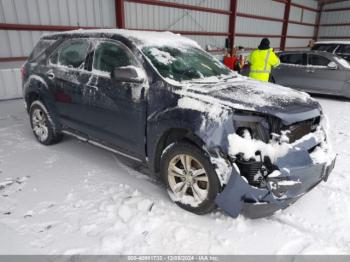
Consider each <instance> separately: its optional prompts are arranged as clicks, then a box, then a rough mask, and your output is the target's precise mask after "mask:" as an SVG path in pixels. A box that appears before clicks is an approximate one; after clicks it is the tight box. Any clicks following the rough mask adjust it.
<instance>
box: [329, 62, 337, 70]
mask: <svg viewBox="0 0 350 262" xmlns="http://www.w3.org/2000/svg"><path fill="white" fill-rule="evenodd" d="M327 66H328V68H329V69H333V70H335V69H337V68H338V66H337V64H336V63H335V62H330V63H329V64H328V65H327Z"/></svg>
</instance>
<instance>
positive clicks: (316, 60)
mask: <svg viewBox="0 0 350 262" xmlns="http://www.w3.org/2000/svg"><path fill="white" fill-rule="evenodd" d="M330 62H331V60H329V59H327V58H325V57H323V56H320V55H309V63H308V64H309V65H311V66H327V65H328V64H329V63H330Z"/></svg>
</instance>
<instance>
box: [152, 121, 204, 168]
mask: <svg viewBox="0 0 350 262" xmlns="http://www.w3.org/2000/svg"><path fill="white" fill-rule="evenodd" d="M179 141H186V142H188V143H191V144H193V145H194V146H197V147H198V148H200V149H202V148H203V146H204V145H205V143H204V141H203V140H202V139H201V138H200V137H198V136H197V135H196V134H194V133H193V132H192V131H191V130H189V129H186V128H169V129H168V130H167V131H165V132H164V133H163V135H162V136H161V137H160V138H159V139H158V142H157V144H156V149H155V154H154V161H153V169H154V171H155V173H158V172H159V171H160V162H161V156H162V152H163V151H164V149H166V147H168V146H169V145H170V144H172V143H175V142H179Z"/></svg>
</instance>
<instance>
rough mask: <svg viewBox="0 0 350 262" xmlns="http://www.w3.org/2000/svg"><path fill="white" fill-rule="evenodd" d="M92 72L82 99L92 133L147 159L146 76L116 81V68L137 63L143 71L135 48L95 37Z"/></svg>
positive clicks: (86, 81) (93, 135)
mask: <svg viewBox="0 0 350 262" xmlns="http://www.w3.org/2000/svg"><path fill="white" fill-rule="evenodd" d="M94 45H95V52H94V57H93V59H92V60H91V74H90V76H89V77H86V78H85V81H84V85H83V87H82V100H83V104H84V108H85V114H84V122H85V123H86V124H87V125H88V128H89V136H90V137H91V138H92V139H94V140H99V141H101V142H103V143H105V142H107V143H108V146H113V147H115V148H116V149H118V150H121V151H124V152H125V153H127V154H130V155H133V156H136V157H137V158H140V159H143V158H144V156H145V129H146V102H147V101H146V85H147V82H146V79H145V78H144V77H143V78H144V81H143V82H141V83H136V82H132V81H128V80H124V81H116V80H113V78H112V77H111V73H112V71H113V70H114V69H115V68H120V67H128V66H130V67H137V68H138V70H139V71H141V72H142V71H143V68H142V66H141V65H140V63H139V62H138V61H137V59H136V58H135V56H134V55H133V54H132V52H131V51H130V50H129V49H128V48H127V47H126V46H125V45H124V44H122V43H120V42H118V41H111V40H106V41H101V40H94Z"/></svg>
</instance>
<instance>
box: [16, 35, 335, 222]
mask: <svg viewBox="0 0 350 262" xmlns="http://www.w3.org/2000/svg"><path fill="white" fill-rule="evenodd" d="M22 77H23V94H24V99H25V103H26V106H27V110H28V113H29V116H30V124H31V127H32V129H33V133H34V135H35V137H36V138H37V140H38V141H39V142H40V143H42V144H44V145H50V144H54V143H57V142H59V141H60V140H61V139H62V135H63V134H67V135H71V136H75V137H77V138H78V139H81V140H83V141H86V142H88V143H91V144H93V145H96V146H99V147H102V148H104V149H107V150H110V151H112V152H114V153H117V154H120V155H122V156H124V157H127V158H130V159H131V160H133V161H138V162H141V163H144V164H146V165H147V166H148V167H149V168H150V169H151V171H152V172H151V173H152V174H154V175H155V176H156V177H158V178H161V179H162V180H163V181H164V183H165V184H166V186H167V190H168V192H169V195H170V197H171V199H172V200H173V201H174V202H175V203H176V204H178V205H179V206H180V207H182V208H184V209H186V210H188V211H191V212H193V213H196V214H204V213H208V212H210V211H212V210H213V209H214V208H215V207H216V206H219V207H220V208H221V209H223V210H225V211H226V212H227V213H228V214H230V215H231V216H233V217H237V216H238V215H239V214H245V215H246V216H249V217H254V218H256V217H262V216H267V215H270V214H272V213H273V212H275V211H276V210H279V209H284V208H286V207H287V206H289V205H290V204H292V203H294V202H295V201H296V200H297V199H298V198H300V197H301V196H302V195H304V194H305V193H306V192H307V191H309V190H311V189H312V188H313V187H314V186H316V185H317V184H318V183H320V182H321V181H322V180H324V181H326V180H327V178H328V176H329V174H330V172H331V170H332V169H333V167H334V162H335V157H334V155H333V153H332V151H331V149H330V146H329V144H328V141H327V136H326V124H325V123H326V121H325V116H324V115H323V113H322V109H321V107H320V105H319V103H317V102H316V101H315V100H313V99H312V98H310V96H309V95H307V94H305V93H302V92H298V91H294V90H292V89H289V88H285V87H281V86H278V85H274V84H270V83H262V82H258V81H255V80H252V79H249V78H247V77H243V76H240V75H238V74H236V73H235V72H233V71H230V70H229V69H227V68H226V67H225V66H223V65H222V64H221V63H220V62H219V61H218V60H216V59H215V58H213V57H212V56H211V55H209V54H208V53H206V52H205V51H203V50H202V49H201V48H200V47H199V45H198V44H197V43H196V42H194V41H192V40H190V39H187V38H184V37H181V36H180V35H176V34H173V33H170V32H162V33H161V32H139V31H131V30H117V29H110V30H76V31H70V32H62V33H56V34H51V35H46V36H43V37H42V38H41V40H40V41H39V42H38V44H37V45H36V47H35V48H34V50H33V52H32V54H31V55H30V57H29V59H28V61H27V62H26V63H25V64H24V66H23V68H22Z"/></svg>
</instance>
